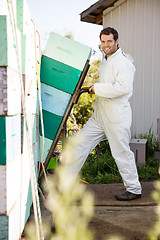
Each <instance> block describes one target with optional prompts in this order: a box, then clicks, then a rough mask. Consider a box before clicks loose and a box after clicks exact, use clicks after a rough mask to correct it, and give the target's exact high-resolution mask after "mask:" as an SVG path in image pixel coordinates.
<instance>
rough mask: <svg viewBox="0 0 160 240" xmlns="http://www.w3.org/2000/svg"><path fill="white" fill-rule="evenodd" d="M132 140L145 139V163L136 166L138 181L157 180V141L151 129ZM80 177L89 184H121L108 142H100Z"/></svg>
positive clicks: (89, 157)
mask: <svg viewBox="0 0 160 240" xmlns="http://www.w3.org/2000/svg"><path fill="white" fill-rule="evenodd" d="M134 138H145V139H147V140H148V141H147V150H146V151H147V152H146V161H145V163H144V164H141V165H139V166H137V170H138V175H139V179H140V181H153V180H156V179H159V173H158V169H159V160H158V159H155V157H154V151H155V150H157V149H158V140H157V137H155V136H154V134H153V132H152V131H151V129H150V130H149V132H148V134H140V135H135V136H134ZM81 177H82V179H83V180H84V181H87V182H88V183H90V184H99V183H101V184H106V183H120V182H122V179H121V176H120V174H119V171H118V168H117V165H116V163H115V161H114V158H113V157H112V154H111V151H110V147H109V144H108V141H103V142H101V143H100V144H99V145H98V146H97V148H96V149H94V150H93V152H92V153H91V154H90V155H89V156H88V158H87V161H86V162H85V164H84V165H83V168H82V170H81Z"/></svg>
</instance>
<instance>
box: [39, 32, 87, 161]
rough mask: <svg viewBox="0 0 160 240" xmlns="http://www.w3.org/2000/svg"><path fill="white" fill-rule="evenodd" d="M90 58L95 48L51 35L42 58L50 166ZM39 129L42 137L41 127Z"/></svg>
mask: <svg viewBox="0 0 160 240" xmlns="http://www.w3.org/2000/svg"><path fill="white" fill-rule="evenodd" d="M90 56H91V48H89V47H87V46H85V45H83V44H81V43H78V42H76V41H73V40H71V39H69V38H66V37H63V36H60V35H59V34H56V33H51V34H50V37H49V40H48V42H47V46H46V48H45V50H44V52H43V55H42V58H41V71H40V79H41V89H42V91H41V95H42V110H43V111H42V112H43V122H44V137H45V138H44V139H45V143H46V144H45V152H44V156H45V157H46V159H47V162H48V158H49V155H50V149H49V147H50V148H52V149H53V150H54V147H55V145H56V141H57V140H58V138H59V135H60V132H61V130H62V128H63V125H64V123H65V121H66V120H67V117H68V115H69V113H70V111H71V108H72V106H73V100H72V97H73V96H75V95H76V92H77V90H78V89H79V87H81V84H82V82H83V80H84V77H85V74H86V72H87V70H86V69H88V65H89V64H88V60H89V59H90ZM84 69H85V70H84ZM73 99H74V97H73ZM39 129H40V135H41V136H42V129H41V123H40V124H39ZM50 141H53V143H52V144H51V142H50ZM48 142H49V145H48V144H47V143H48ZM52 152H53V151H52ZM44 161H45V160H44ZM51 165H52V164H51Z"/></svg>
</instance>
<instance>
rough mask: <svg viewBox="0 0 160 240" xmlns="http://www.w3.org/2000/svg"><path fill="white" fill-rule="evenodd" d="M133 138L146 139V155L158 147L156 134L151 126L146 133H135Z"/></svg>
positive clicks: (149, 154)
mask: <svg viewBox="0 0 160 240" xmlns="http://www.w3.org/2000/svg"><path fill="white" fill-rule="evenodd" d="M134 138H140V139H147V140H148V141H147V157H149V156H153V154H154V151H155V150H157V149H158V136H157V135H156V136H155V134H154V132H153V130H152V128H150V129H149V131H148V133H141V134H135V135H134Z"/></svg>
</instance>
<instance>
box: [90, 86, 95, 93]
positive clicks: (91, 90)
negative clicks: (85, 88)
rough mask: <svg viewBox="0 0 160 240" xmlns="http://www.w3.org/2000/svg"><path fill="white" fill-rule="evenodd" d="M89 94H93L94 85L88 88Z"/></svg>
mask: <svg viewBox="0 0 160 240" xmlns="http://www.w3.org/2000/svg"><path fill="white" fill-rule="evenodd" d="M89 94H95V91H94V85H92V86H91V87H90V88H89Z"/></svg>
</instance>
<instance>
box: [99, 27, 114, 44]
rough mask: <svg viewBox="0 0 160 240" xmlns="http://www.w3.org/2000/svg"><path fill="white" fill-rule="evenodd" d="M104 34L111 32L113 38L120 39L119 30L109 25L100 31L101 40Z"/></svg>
mask: <svg viewBox="0 0 160 240" xmlns="http://www.w3.org/2000/svg"><path fill="white" fill-rule="evenodd" d="M102 34H105V35H110V34H113V39H114V40H115V41H116V40H117V39H118V32H117V31H116V30H115V29H114V28H111V27H107V28H104V29H103V30H102V31H101V32H100V35H99V37H100V40H101V36H102Z"/></svg>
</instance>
